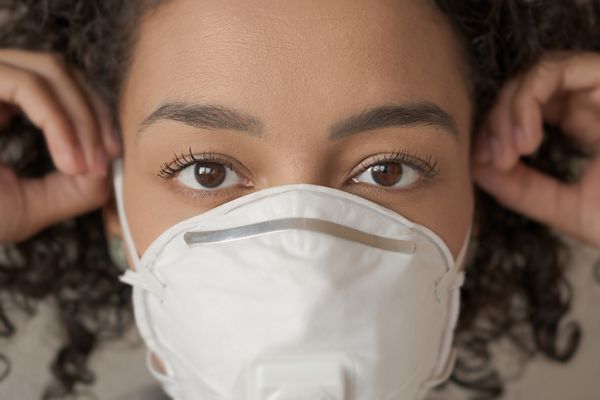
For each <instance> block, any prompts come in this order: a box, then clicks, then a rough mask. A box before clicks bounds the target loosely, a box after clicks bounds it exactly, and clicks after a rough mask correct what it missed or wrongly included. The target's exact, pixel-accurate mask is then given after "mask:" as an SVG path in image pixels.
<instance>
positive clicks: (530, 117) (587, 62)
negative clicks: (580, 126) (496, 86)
mask: <svg viewBox="0 0 600 400" xmlns="http://www.w3.org/2000/svg"><path fill="white" fill-rule="evenodd" d="M598 71H600V55H598V54H596V53H588V52H577V53H567V52H555V53H552V54H550V55H549V56H547V57H546V58H544V59H542V60H541V61H540V62H538V63H537V64H536V65H535V66H534V67H533V68H531V70H529V71H528V73H527V74H526V75H525V76H524V78H523V83H522V85H521V86H520V87H519V89H518V91H517V93H516V94H515V99H514V104H513V109H512V117H513V121H514V124H515V126H518V127H519V128H520V129H522V131H523V148H522V151H523V152H524V153H525V154H529V153H531V152H533V151H535V149H536V148H537V147H538V146H539V143H540V142H541V140H542V137H543V119H544V116H543V114H542V110H543V109H544V106H545V105H546V104H547V103H549V102H550V101H551V98H552V97H553V96H555V95H560V92H562V91H578V90H588V89H593V88H598V87H600V73H599V72H598ZM573 134H575V135H578V132H573ZM599 135H600V134H599Z"/></svg>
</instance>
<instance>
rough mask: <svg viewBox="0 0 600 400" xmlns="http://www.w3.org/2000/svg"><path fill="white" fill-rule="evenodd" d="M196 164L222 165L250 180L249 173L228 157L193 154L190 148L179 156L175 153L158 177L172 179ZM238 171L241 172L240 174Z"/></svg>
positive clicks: (206, 153)
mask: <svg viewBox="0 0 600 400" xmlns="http://www.w3.org/2000/svg"><path fill="white" fill-rule="evenodd" d="M198 162H214V163H217V164H222V165H224V166H225V167H226V168H229V169H230V170H232V171H233V172H234V173H235V174H237V175H239V176H241V177H243V178H247V179H250V180H252V178H251V177H252V174H251V173H250V171H248V170H247V169H246V168H245V167H244V166H242V165H238V164H239V163H237V162H235V163H234V162H232V161H231V159H230V157H228V156H226V155H224V154H221V153H216V152H214V151H212V150H208V151H203V152H200V153H194V152H193V151H192V148H191V147H189V148H188V152H187V153H183V152H182V153H180V154H179V155H178V154H177V153H175V154H174V158H173V160H172V161H170V162H167V163H164V164H163V165H162V166H161V168H160V170H159V172H158V176H159V177H161V178H165V179H170V178H173V177H175V176H176V175H177V174H178V173H179V172H181V171H182V170H183V169H185V168H187V167H190V166H192V165H194V164H195V163H198ZM234 164H235V165H234ZM240 170H242V172H240Z"/></svg>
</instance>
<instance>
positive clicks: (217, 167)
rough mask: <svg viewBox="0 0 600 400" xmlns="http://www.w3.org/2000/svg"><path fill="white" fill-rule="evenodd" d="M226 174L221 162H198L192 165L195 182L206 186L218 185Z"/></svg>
mask: <svg viewBox="0 0 600 400" xmlns="http://www.w3.org/2000/svg"><path fill="white" fill-rule="evenodd" d="M226 176H227V171H226V167H225V166H224V165H223V164H219V163H213V162H199V163H197V164H196V166H195V167H194V177H195V178H196V182H198V183H199V184H200V185H202V186H204V187H207V188H214V187H217V186H219V185H220V184H221V183H223V181H224V180H225V177H226Z"/></svg>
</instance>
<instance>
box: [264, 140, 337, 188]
mask: <svg viewBox="0 0 600 400" xmlns="http://www.w3.org/2000/svg"><path fill="white" fill-rule="evenodd" d="M318 147H319V146H318V145H315V146H313V148H306V147H303V148H302V149H290V148H285V149H283V148H282V149H281V150H280V151H278V152H277V155H276V157H273V161H272V162H271V163H270V165H271V166H270V167H269V168H268V169H267V170H265V175H264V179H265V180H266V182H265V184H266V185H268V186H279V185H288V184H294V183H308V184H313V185H321V186H334V185H335V182H336V176H335V174H336V171H335V169H334V168H332V160H331V157H330V155H328V153H327V152H326V151H322V150H321V149H319V148H318Z"/></svg>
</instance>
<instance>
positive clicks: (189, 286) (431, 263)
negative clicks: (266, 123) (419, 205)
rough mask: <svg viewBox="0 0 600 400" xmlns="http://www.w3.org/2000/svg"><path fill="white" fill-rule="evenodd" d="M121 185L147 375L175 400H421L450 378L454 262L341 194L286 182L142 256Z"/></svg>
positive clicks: (414, 230)
mask: <svg viewBox="0 0 600 400" xmlns="http://www.w3.org/2000/svg"><path fill="white" fill-rule="evenodd" d="M121 168H122V167H121V163H120V162H117V163H116V164H115V169H114V174H115V176H114V184H115V190H116V197H117V205H118V210H119V215H120V219H121V224H122V228H123V231H124V237H125V241H126V244H127V247H128V251H129V253H130V257H131V259H132V260H133V263H134V266H135V271H127V272H126V273H125V274H124V275H123V276H122V278H121V279H122V280H123V281H124V282H127V283H129V284H131V285H132V286H133V304H134V312H135V318H136V323H137V326H138V329H139V331H140V334H141V336H142V337H143V339H144V341H145V343H146V345H147V347H148V348H149V352H150V351H151V352H154V353H156V355H157V356H158V357H159V358H160V359H161V360H162V361H163V363H164V364H165V368H166V372H165V373H160V372H159V371H158V370H157V369H156V367H155V366H154V365H153V363H152V362H151V361H150V360H149V358H148V365H149V367H150V369H151V372H152V373H153V374H154V375H155V376H156V377H157V378H158V379H159V380H160V382H161V383H162V385H163V388H164V390H165V392H167V394H169V395H170V396H171V397H172V398H174V399H177V400H400V399H402V400H415V399H422V398H424V396H425V394H426V393H427V392H428V390H429V389H430V388H431V387H432V386H434V385H437V384H438V383H440V382H442V381H444V380H446V378H447V377H448V376H449V374H450V372H451V371H452V368H453V363H454V352H453V350H452V337H453V331H454V328H455V324H456V321H457V315H458V310H459V287H460V286H461V284H462V282H463V273H462V271H460V266H461V263H462V259H463V258H464V255H465V253H466V248H467V243H468V236H467V239H465V242H464V243H465V245H464V246H463V249H462V250H461V253H460V255H459V257H457V259H456V260H454V258H453V256H452V254H451V252H450V250H449V249H448V247H447V246H446V244H445V243H444V242H443V240H442V239H440V237H439V236H437V235H436V234H435V233H434V232H432V231H430V230H429V229H427V228H426V227H424V226H421V225H418V224H415V223H413V222H411V221H409V220H408V219H406V218H405V217H403V216H402V215H399V214H398V213H396V212H394V211H392V210H389V209H387V208H385V207H382V206H380V205H378V204H377V203H374V202H372V201H369V200H366V199H364V198H362V197H360V196H357V195H353V194H350V193H347V192H344V191H342V190H338V189H333V188H329V187H325V186H318V185H311V184H290V185H284V186H276V187H271V188H268V189H264V190H260V191H256V192H253V193H251V194H248V195H245V196H242V197H239V198H237V199H235V200H232V201H229V202H227V203H225V204H222V205H220V206H218V207H216V208H213V209H211V210H209V211H207V212H204V213H202V214H199V215H196V216H194V217H192V218H189V219H187V220H184V221H182V222H180V223H178V224H176V225H175V226H173V227H171V228H170V229H168V230H166V231H165V232H164V233H162V234H161V235H160V236H159V237H158V238H157V239H156V240H155V241H154V242H153V243H152V244H151V245H150V246H149V247H148V249H147V250H146V251H145V252H144V254H143V255H142V256H141V257H138V253H137V251H136V249H135V246H134V243H133V240H132V238H131V234H130V231H129V227H128V224H127V218H126V214H125V210H124V206H123V192H122V169H121Z"/></svg>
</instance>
